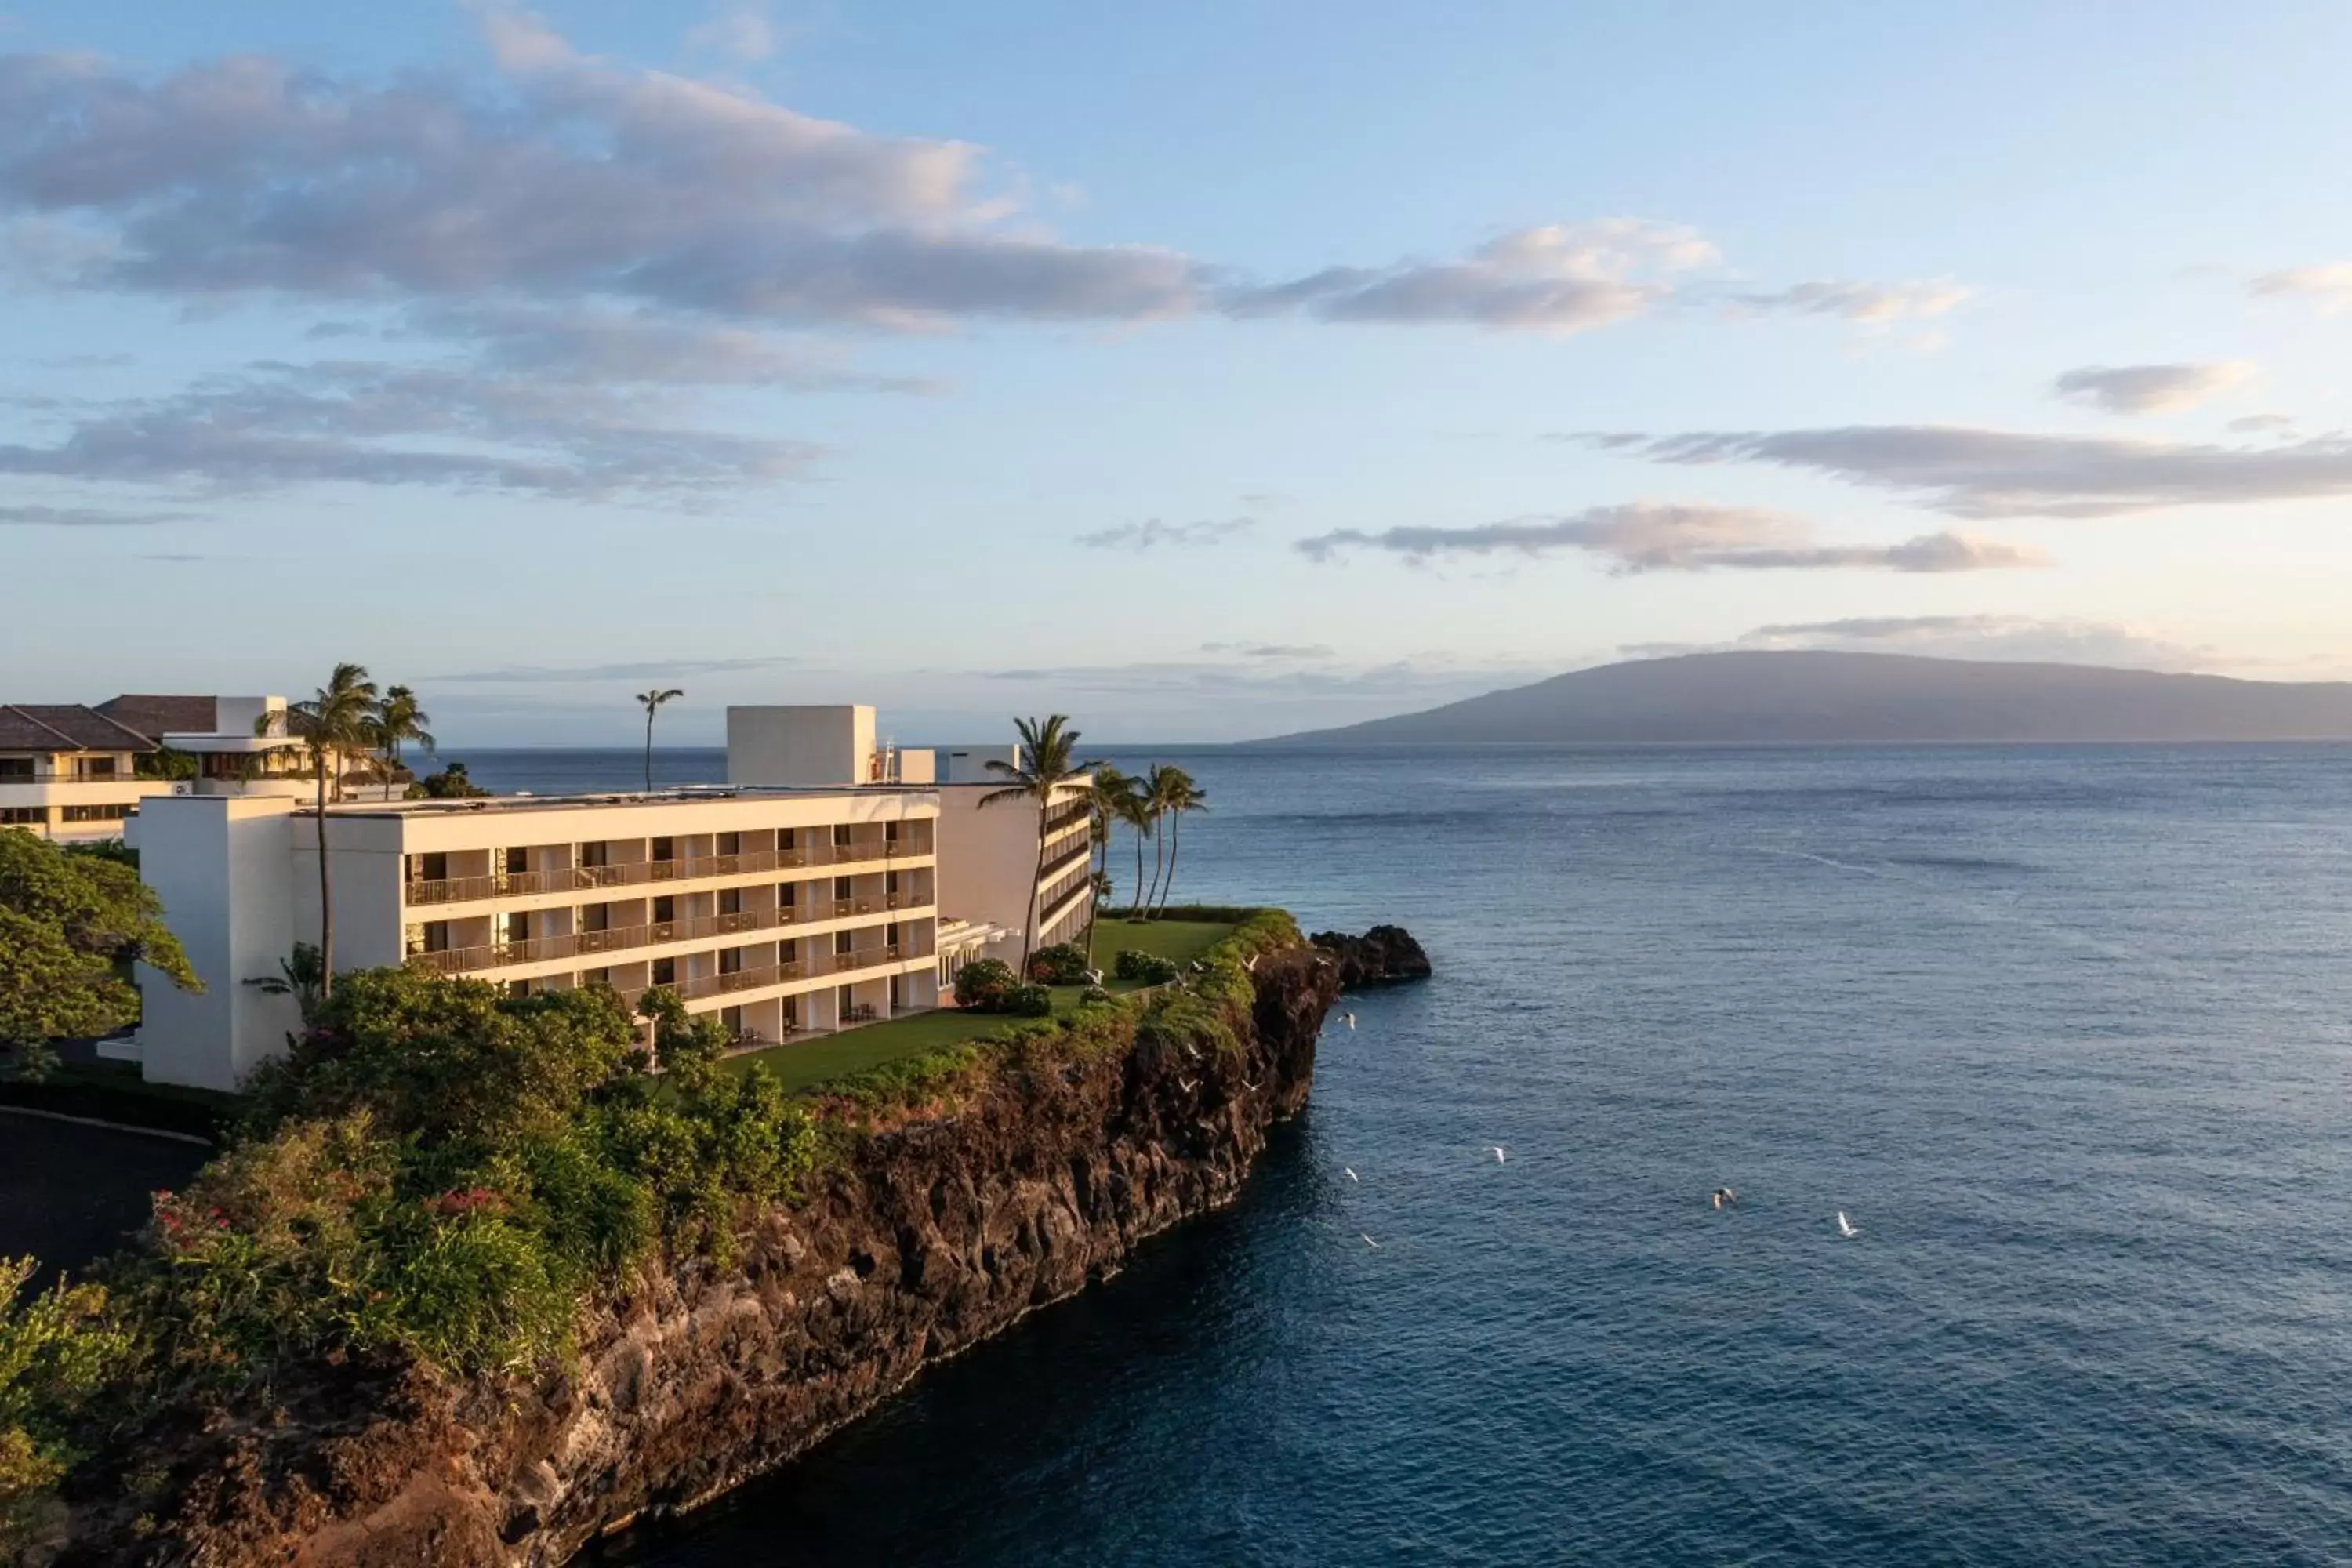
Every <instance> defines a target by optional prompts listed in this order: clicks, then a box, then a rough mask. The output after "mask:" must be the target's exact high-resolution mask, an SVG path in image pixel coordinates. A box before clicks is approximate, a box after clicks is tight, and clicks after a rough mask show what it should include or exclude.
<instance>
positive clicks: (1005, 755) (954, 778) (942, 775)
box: [923, 742, 1021, 784]
mask: <svg viewBox="0 0 2352 1568" xmlns="http://www.w3.org/2000/svg"><path fill="white" fill-rule="evenodd" d="M923 749H924V750H926V751H929V752H930V753H931V776H932V777H933V778H934V779H935V780H937V781H938V782H939V783H940V784H986V783H988V782H989V781H991V780H992V779H993V780H997V781H998V782H1000V783H1001V782H1003V781H1002V776H1001V775H1000V774H997V773H992V772H990V771H989V766H988V764H989V763H990V762H991V760H994V761H996V762H1000V763H1005V764H1007V765H1008V766H1011V767H1019V766H1020V765H1021V748H1020V746H1019V745H1018V744H1017V743H1014V742H1005V743H1003V744H1002V745H977V746H929V747H925V748H923Z"/></svg>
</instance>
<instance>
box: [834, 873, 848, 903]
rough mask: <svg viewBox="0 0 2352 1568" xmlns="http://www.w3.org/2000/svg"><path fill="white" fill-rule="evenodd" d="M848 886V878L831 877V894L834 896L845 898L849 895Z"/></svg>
mask: <svg viewBox="0 0 2352 1568" xmlns="http://www.w3.org/2000/svg"><path fill="white" fill-rule="evenodd" d="M849 888H850V882H849V879H848V878H846V877H835V879H833V896H834V897H835V898H836V899H845V898H847V897H849Z"/></svg>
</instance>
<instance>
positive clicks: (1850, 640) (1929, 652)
mask: <svg viewBox="0 0 2352 1568" xmlns="http://www.w3.org/2000/svg"><path fill="white" fill-rule="evenodd" d="M1778 648H1830V649H1843V650H1849V651H1862V652H1874V653H1907V654H1917V655H1922V656H1925V657H1928V658H1981V659H1999V660H2002V661H2007V662H2027V663H2053V664H2103V665H2120V666H2124V667H2126V668H2144V669H2172V670H2185V669H2200V668H2211V666H2212V665H2213V663H2214V661H2215V655H2214V653H2213V650H2212V649H2210V648H2206V647H2189V646H2186V645H2183V644H2180V643H2178V642H2175V641H2174V640H2172V639H2171V638H2169V637H2165V636H2163V635H2162V634H2160V633H2158V632H2153V631H2149V630H2147V629H2145V628H2142V627H2136V626H2126V625H2122V624H2119V623H2116V622H2108V621H2090V620H2067V619H2043V618H2038V617H2035V616H2004V615H1970V616H1852V617H1848V618H1845V619H1841V620H1829V621H1797V622H1787V623H1783V624H1780V625H1775V626H1758V627H1756V628H1755V629H1754V630H1753V631H1749V632H1747V633H1744V634H1743V635H1741V636H1739V637H1734V638H1732V639H1730V640H1729V641H1727V642H1717V643H1637V644H1632V645H1629V646H1627V647H1623V648H1621V649H1620V650H1619V651H1620V652H1621V653H1622V654H1624V655H1626V656H1627V657H1629V658H1664V657H1669V656H1672V655H1675V654H1688V653H1722V652H1736V651H1754V650H1766V649H1778Z"/></svg>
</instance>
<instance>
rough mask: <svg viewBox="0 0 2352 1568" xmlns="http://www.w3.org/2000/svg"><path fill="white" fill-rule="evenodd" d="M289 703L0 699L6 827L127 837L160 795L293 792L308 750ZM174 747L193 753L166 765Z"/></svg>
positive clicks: (0, 797)
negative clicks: (133, 820)
mask: <svg viewBox="0 0 2352 1568" xmlns="http://www.w3.org/2000/svg"><path fill="white" fill-rule="evenodd" d="M285 710H286V701H285V699H283V698H279V697H162V696H132V695H125V696H121V697H117V698H114V699H113V700H110V701H107V702H101V703H100V704H99V705H98V706H97V707H95V708H91V707H86V706H84V705H83V704H81V703H79V702H0V828H8V827H13V828H21V829H25V830H28V831H30V832H34V833H37V834H40V835H41V836H43V837H48V838H60V839H68V840H83V839H93V838H119V837H121V836H122V828H123V824H124V823H125V822H126V821H127V820H128V819H129V818H130V817H131V816H132V815H133V814H135V813H136V812H137V811H138V809H139V803H140V802H141V801H142V800H144V799H147V798H148V797H150V796H152V795H174V794H178V795H249V794H256V793H261V794H281V793H290V786H289V784H288V782H287V781H288V774H289V769H290V768H292V767H295V766H299V763H300V748H299V744H298V743H297V742H292V741H290V740H289V739H288V738H287V736H286V726H285V721H284V718H283V714H284V713H285ZM273 715H275V716H277V717H276V718H275V719H274V720H272V719H271V716H273ZM264 721H269V722H267V723H265V722H264ZM264 730H270V731H275V732H274V733H262V732H260V731H264ZM168 753H179V754H180V755H181V756H182V757H183V758H184V759H185V760H184V761H179V762H177V763H175V765H174V766H173V767H169V768H166V767H164V766H162V765H161V764H160V763H159V762H158V761H157V759H160V758H162V757H163V756H165V755H167V754H168ZM142 763H143V765H142ZM170 773H179V774H180V775H182V776H180V777H177V778H174V777H171V776H168V775H169V774H170Z"/></svg>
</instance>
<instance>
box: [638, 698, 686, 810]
mask: <svg viewBox="0 0 2352 1568" xmlns="http://www.w3.org/2000/svg"><path fill="white" fill-rule="evenodd" d="M685 695H686V693H685V692H683V691H681V690H679V689H677V687H675V686H673V687H671V688H669V689H667V690H664V689H661V688H659V687H656V688H655V689H653V690H651V691H640V692H638V693H637V700H638V701H639V702H641V703H643V704H644V705H645V710H646V794H647V795H651V794H653V793H654V715H655V714H656V713H658V712H660V711H661V710H662V704H663V703H665V702H667V701H669V700H672V699H674V698H678V697H683V696H685Z"/></svg>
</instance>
